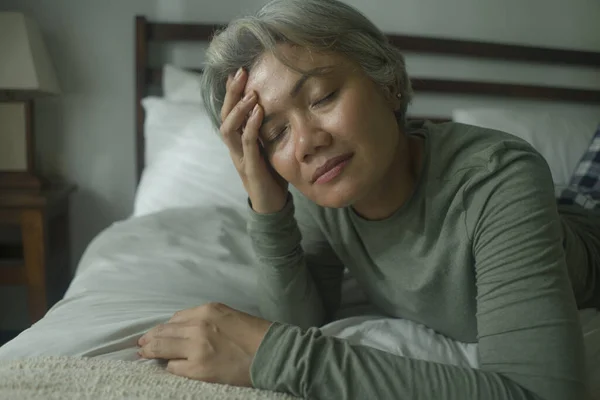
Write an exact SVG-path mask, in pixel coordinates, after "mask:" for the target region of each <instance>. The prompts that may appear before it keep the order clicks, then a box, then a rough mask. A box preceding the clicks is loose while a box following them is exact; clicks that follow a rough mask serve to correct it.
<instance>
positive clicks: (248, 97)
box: [244, 92, 254, 101]
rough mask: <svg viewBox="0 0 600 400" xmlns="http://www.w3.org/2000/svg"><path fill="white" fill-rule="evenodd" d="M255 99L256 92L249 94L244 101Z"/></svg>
mask: <svg viewBox="0 0 600 400" xmlns="http://www.w3.org/2000/svg"><path fill="white" fill-rule="evenodd" d="M253 97H254V92H248V93H246V95H245V96H244V101H250V100H251V99H252V98H253Z"/></svg>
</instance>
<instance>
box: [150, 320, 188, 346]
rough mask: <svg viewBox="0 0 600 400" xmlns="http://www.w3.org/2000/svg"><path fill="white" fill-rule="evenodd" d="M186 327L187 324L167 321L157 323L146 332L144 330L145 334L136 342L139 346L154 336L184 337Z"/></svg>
mask: <svg viewBox="0 0 600 400" xmlns="http://www.w3.org/2000/svg"><path fill="white" fill-rule="evenodd" d="M186 327H187V325H185V324H181V323H167V324H160V325H157V326H155V327H154V328H152V329H150V330H149V331H148V332H146V334H145V335H143V336H142V337H141V338H140V339H139V340H138V344H139V345H140V346H144V345H146V344H147V343H148V342H149V341H150V340H152V339H154V338H162V337H173V338H186V337H187V335H186Z"/></svg>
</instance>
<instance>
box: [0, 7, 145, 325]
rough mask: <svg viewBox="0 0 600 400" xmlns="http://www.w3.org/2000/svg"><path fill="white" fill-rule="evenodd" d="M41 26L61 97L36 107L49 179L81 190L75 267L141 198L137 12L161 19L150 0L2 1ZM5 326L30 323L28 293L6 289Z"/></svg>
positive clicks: (76, 202)
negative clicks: (137, 193)
mask: <svg viewBox="0 0 600 400" xmlns="http://www.w3.org/2000/svg"><path fill="white" fill-rule="evenodd" d="M0 10H21V11H24V12H27V13H29V14H30V15H31V16H32V17H33V18H34V19H35V20H36V21H37V23H38V24H39V25H40V29H41V31H42V35H43V37H44V40H45V42H46V45H47V47H48V51H49V52H50V56H51V58H52V60H53V62H54V64H55V67H56V71H57V75H58V80H59V82H60V85H61V89H62V92H63V93H62V95H61V96H60V97H59V98H57V99H52V100H44V101H40V102H38V103H37V107H36V125H37V127H36V139H37V142H38V149H39V156H40V159H39V161H40V163H41V167H42V170H43V171H44V173H45V174H58V175H60V176H63V177H65V178H66V179H68V180H69V181H71V182H74V183H76V184H77V186H78V190H77V193H76V194H75V195H74V196H73V197H72V202H71V207H72V209H71V233H72V247H73V263H75V262H76V260H78V259H79V257H80V256H81V254H82V252H83V250H84V249H85V247H86V245H87V244H88V243H89V241H90V240H91V239H92V238H93V237H94V236H95V235H96V234H97V233H98V232H99V231H100V230H102V229H104V228H105V227H106V226H108V225H109V224H110V223H111V222H113V221H116V220H119V219H122V218H125V217H126V216H127V215H128V214H129V213H130V212H131V209H132V200H133V196H134V157H133V155H134V138H133V130H134V119H133V112H134V103H133V102H134V84H133V82H134V57H133V48H134V40H133V38H134V29H133V18H134V15H135V14H145V15H148V16H150V17H153V16H154V11H155V3H154V1H151V0H124V1H121V0H104V1H98V0H52V1H42V0H0ZM0 305H1V306H0V329H2V328H3V329H19V328H22V327H25V326H27V318H26V306H25V302H24V291H23V290H22V289H19V288H5V287H1V288H0Z"/></svg>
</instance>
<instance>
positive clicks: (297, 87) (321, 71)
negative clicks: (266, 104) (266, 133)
mask: <svg viewBox="0 0 600 400" xmlns="http://www.w3.org/2000/svg"><path fill="white" fill-rule="evenodd" d="M332 69H333V66H332V65H331V66H326V67H317V68H313V69H311V70H309V71H306V72H305V73H303V74H302V76H301V77H300V79H298V81H297V82H296V83H295V84H294V87H293V88H292V90H290V93H289V96H290V97H292V98H294V97H296V96H297V95H298V93H300V91H301V90H302V86H304V84H305V83H306V81H308V80H309V79H310V78H314V77H315V76H319V75H325V74H327V73H328V72H331V70H332ZM274 117H275V114H269V115H265V116H264V118H263V120H262V123H261V124H260V128H259V131H260V130H261V129H262V128H263V127H264V126H265V125H266V124H268V123H269V122H271V120H272V119H273V118H274Z"/></svg>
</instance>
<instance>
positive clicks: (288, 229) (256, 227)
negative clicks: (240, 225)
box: [247, 192, 302, 264]
mask: <svg viewBox="0 0 600 400" xmlns="http://www.w3.org/2000/svg"><path fill="white" fill-rule="evenodd" d="M248 215H249V218H248V224H247V229H248V235H249V236H250V239H251V241H252V246H253V248H254V252H255V254H256V256H257V257H258V258H259V259H282V260H281V262H284V260H283V259H287V258H290V257H291V258H293V259H295V257H296V256H297V252H298V251H301V247H300V241H301V239H302V236H301V234H300V229H298V224H297V223H296V219H295V218H294V200H293V197H292V195H291V193H289V192H288V198H287V202H286V204H285V206H284V207H283V209H282V210H281V211H278V212H276V213H271V214H259V213H257V212H256V211H254V210H253V209H252V206H251V203H250V200H249V199H248ZM269 264H272V263H269ZM276 264H279V262H277V263H276Z"/></svg>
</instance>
